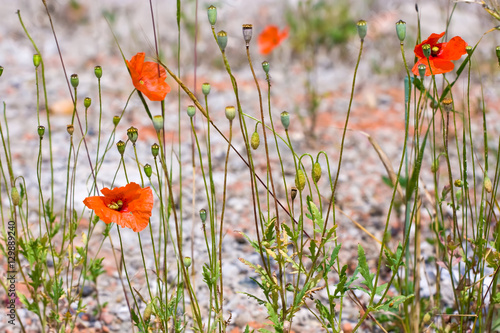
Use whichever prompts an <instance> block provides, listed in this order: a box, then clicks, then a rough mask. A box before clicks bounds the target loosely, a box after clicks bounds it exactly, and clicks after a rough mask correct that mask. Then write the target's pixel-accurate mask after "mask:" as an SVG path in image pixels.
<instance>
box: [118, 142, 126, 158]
mask: <svg viewBox="0 0 500 333" xmlns="http://www.w3.org/2000/svg"><path fill="white" fill-rule="evenodd" d="M126 145H127V144H126V143H125V142H123V141H122V140H120V141H118V142H117V143H116V148H118V152H119V153H120V155H122V156H123V153H125V146H126Z"/></svg>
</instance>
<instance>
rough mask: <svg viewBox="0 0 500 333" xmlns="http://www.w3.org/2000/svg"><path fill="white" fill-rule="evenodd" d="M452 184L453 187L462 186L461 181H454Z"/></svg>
mask: <svg viewBox="0 0 500 333" xmlns="http://www.w3.org/2000/svg"><path fill="white" fill-rule="evenodd" d="M453 184H454V185H455V187H462V185H463V183H462V180H461V179H455V181H454V182H453Z"/></svg>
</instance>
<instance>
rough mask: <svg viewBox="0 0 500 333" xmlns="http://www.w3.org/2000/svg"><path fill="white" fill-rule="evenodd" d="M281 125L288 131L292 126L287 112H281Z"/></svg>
mask: <svg viewBox="0 0 500 333" xmlns="http://www.w3.org/2000/svg"><path fill="white" fill-rule="evenodd" d="M281 124H282V125H283V127H284V128H285V131H288V126H290V114H289V113H288V112H287V111H283V112H281Z"/></svg>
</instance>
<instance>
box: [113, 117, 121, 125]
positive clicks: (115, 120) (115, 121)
mask: <svg viewBox="0 0 500 333" xmlns="http://www.w3.org/2000/svg"><path fill="white" fill-rule="evenodd" d="M120 119H121V118H120V116H114V117H113V125H115V127H116V126H118V123H119V122H120Z"/></svg>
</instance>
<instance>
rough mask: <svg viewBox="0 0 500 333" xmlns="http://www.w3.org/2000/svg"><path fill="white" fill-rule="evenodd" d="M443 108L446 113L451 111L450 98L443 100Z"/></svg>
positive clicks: (451, 101)
mask: <svg viewBox="0 0 500 333" xmlns="http://www.w3.org/2000/svg"><path fill="white" fill-rule="evenodd" d="M442 103H443V107H444V110H445V111H446V112H450V111H451V110H452V109H453V100H452V99H451V98H445V99H443V102H442Z"/></svg>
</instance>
